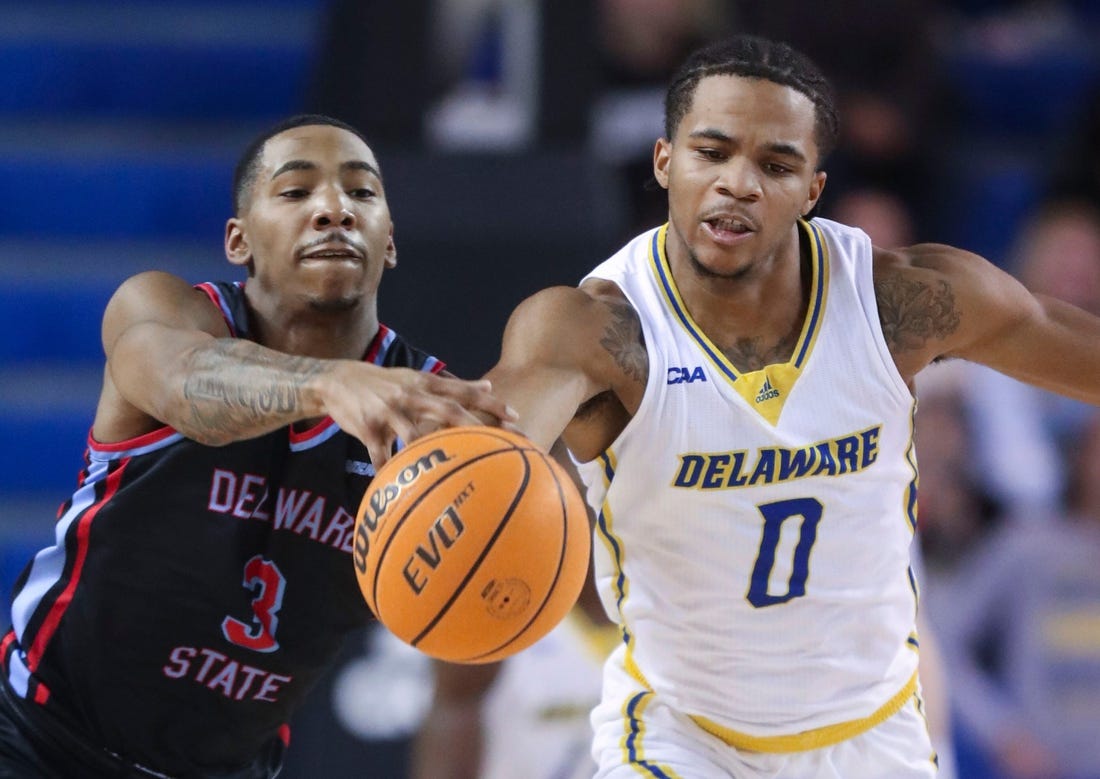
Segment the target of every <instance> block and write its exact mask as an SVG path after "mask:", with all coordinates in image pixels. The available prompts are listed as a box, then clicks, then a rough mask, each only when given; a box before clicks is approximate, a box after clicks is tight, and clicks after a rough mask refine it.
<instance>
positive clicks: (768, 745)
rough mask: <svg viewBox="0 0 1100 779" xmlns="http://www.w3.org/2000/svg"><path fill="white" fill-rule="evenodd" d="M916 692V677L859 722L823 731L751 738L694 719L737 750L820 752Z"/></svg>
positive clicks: (889, 712)
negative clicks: (808, 750) (817, 750)
mask: <svg viewBox="0 0 1100 779" xmlns="http://www.w3.org/2000/svg"><path fill="white" fill-rule="evenodd" d="M916 691H917V674H916V673H915V672H914V674H913V675H912V676H911V677H910V679H909V681H908V682H906V684H905V686H904V687H902V688H901V689H900V690H898V692H897V693H896V694H895V695H894V696H893V697H892V698H890V700H888V701H886V703H884V704H883V705H882V706H880V707H879V708H878V709H877V710H875V712H874V713H872V714H871V715H870V716H867V717H862V718H860V719H854V720H848V721H847V722H838V723H837V724H835V725H826V726H825V727H822V728H814V729H813V730H806V731H803V732H802V733H795V734H794V735H790V736H750V735H749V734H747V733H741V732H739V731H736V730H731V729H730V728H726V727H723V726H721V725H719V724H718V723H716V722H711V721H710V720H708V719H706V718H705V717H695V716H693V717H692V718H691V719H692V721H693V722H695V724H696V725H698V726H699V727H701V728H702V729H703V730H705V731H706V732H707V733H710V734H711V735H712V736H716V737H718V738H720V739H721V740H722V741H724V742H725V743H726V744H729V745H730V746H731V747H735V748H737V749H746V750H750V751H752V752H770V753H778V752H803V751H805V750H807V749H820V748H821V747H827V746H831V745H833V744H839V743H840V742H841V741H847V740H848V739H850V738H853V737H855V736H858V735H859V734H860V733H865V732H867V731H868V730H870V729H871V728H873V727H875V726H876V725H879V724H881V723H883V722H885V721H886V720H888V719H889V718H890V717H892V716H894V715H895V714H897V713H898V712H899V711H901V709H902V707H903V706H904V705H905V704H906V702H907V701H908V700H909V699H910V698H912V697H913V695H914V694H915V693H916Z"/></svg>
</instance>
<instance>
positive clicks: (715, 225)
mask: <svg viewBox="0 0 1100 779" xmlns="http://www.w3.org/2000/svg"><path fill="white" fill-rule="evenodd" d="M703 224H704V225H706V227H707V229H708V231H709V232H710V234H711V235H712V236H713V237H714V238H715V239H716V240H718V241H722V242H727V241H737V240H741V239H743V238H745V236H748V235H751V234H752V233H754V232H756V228H755V227H754V226H753V225H752V224H751V223H750V222H749V221H748V220H746V219H742V218H740V217H735V216H721V217H713V218H711V219H705V220H703Z"/></svg>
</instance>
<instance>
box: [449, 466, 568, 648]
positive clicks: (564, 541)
mask: <svg viewBox="0 0 1100 779" xmlns="http://www.w3.org/2000/svg"><path fill="white" fill-rule="evenodd" d="M522 451H524V452H535V453H536V454H538V455H539V457H541V458H542V460H543V462H544V464H545V465H546V470H548V471H549V472H550V478H552V479H553V480H554V486H555V487H557V489H558V502H559V504H560V506H561V522H562V531H561V556H560V557H559V558H558V569H557V570H556V571H555V572H554V578H553V580H552V581H551V582H550V586H549V587H548V588H547V589H546V597H544V598H543V599H542V603H541V604H540V605H539V608H538V610H537V611H536V612H535V613H534V614H532V615H531V618H530V619H529V620H527V624H526V625H524V626H523V627H522V628H521V629H520V630H518V631H516V633H514V634H513V635H512V637H511V638H510V639H508V640H507V641H505V642H504V643H503V644H500V645H499V646H497V647H496V648H495V649H491V650H489V651H488V652H482V653H481V654H480V655H474V656H473V657H470V658H467V662H470V661H474V662H476V661H477V660H480V659H481V658H484V657H490V656H491V655H493V654H495V653H497V652H499V651H501V650H502V649H504V648H505V647H507V646H508V645H509V644H511V643H512V642H513V641H515V640H516V639H517V638H519V637H520V636H522V635H523V634H524V633H526V632H527V629H528V628H530V627H531V625H533V624H534V623H535V620H537V619H538V617H539V615H540V614H542V612H543V611H544V610H545V609H546V604H547V603H549V602H550V598H551V596H552V595H553V594H554V590H555V589H556V588H557V586H558V580H559V579H560V578H561V571H562V568H563V567H564V565H565V553H566V550H567V549H568V548H569V507H568V506H567V505H566V501H565V492H564V490H562V486H561V482H560V481H558V474H557V472H556V471H555V470H554V468H553V466H551V465H550V463H549V462H547V459H548V458H547V456H546V455H545V454H543V453H542V452H541V451H539V450H537V449H524V450H522ZM523 459H524V460H526V459H527V457H526V455H524V458H523ZM528 470H530V469H528Z"/></svg>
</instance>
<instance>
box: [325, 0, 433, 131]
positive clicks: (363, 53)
mask: <svg viewBox="0 0 1100 779" xmlns="http://www.w3.org/2000/svg"><path fill="white" fill-rule="evenodd" d="M432 10H433V0H402V1H401V2H400V3H393V2H387V1H386V0H331V2H330V3H329V5H328V11H327V15H326V17H325V24H324V28H323V29H322V31H321V35H320V39H319V41H318V46H317V52H318V54H317V61H316V64H315V67H314V72H313V74H312V81H311V84H310V87H309V94H308V95H307V96H306V100H305V104H306V106H305V107H306V108H307V109H308V110H310V111H318V112H321V113H325V114H328V115H329V116H335V117H337V118H339V119H343V120H344V121H346V122H349V123H351V124H352V125H354V126H355V127H361V128H363V132H364V133H365V134H366V136H367V137H368V138H370V139H371V142H372V143H373V144H375V145H376V146H381V147H382V148H389V149H394V148H401V147H404V146H411V147H417V146H419V145H420V144H421V143H422V140H423V133H422V125H423V121H424V114H425V112H426V111H427V107H428V105H429V104H430V103H431V101H432V100H434V99H435V97H436V96H437V95H438V94H439V93H440V92H441V91H442V89H443V85H442V84H440V83H438V81H437V78H438V76H437V73H438V71H437V70H435V69H434V67H433V62H434V60H433V57H432V55H431V54H430V51H429V45H430V42H431V40H430V36H429V32H430V25H428V24H426V23H425V20H426V19H428V18H430V14H431V12H432Z"/></svg>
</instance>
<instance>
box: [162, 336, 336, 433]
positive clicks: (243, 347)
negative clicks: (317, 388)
mask: <svg viewBox="0 0 1100 779" xmlns="http://www.w3.org/2000/svg"><path fill="white" fill-rule="evenodd" d="M323 369H324V366H323V363H321V362H320V361H319V360H315V359H312V358H309V357H298V356H294V355H282V354H276V353H273V352H266V351H260V347H257V346H256V345H255V344H253V343H250V342H247V341H229V340H225V341H219V342H217V343H216V344H215V345H214V346H213V348H211V349H207V350H203V351H202V352H200V353H199V354H198V355H197V356H196V359H195V361H194V363H193V364H192V365H191V370H190V372H189V373H188V375H187V379H186V380H185V381H184V385H183V396H184V399H185V400H186V402H187V406H188V411H187V414H186V417H187V418H186V429H185V430H181V432H183V433H185V434H186V435H188V436H189V437H191V438H194V439H195V440H197V441H200V442H203V443H215V442H225V441H227V440H236V439H239V438H247V437H250V436H253V435H260V434H262V433H265V432H268V431H270V430H274V429H276V428H278V427H282V426H283V425H287V424H289V423H291V422H293V421H296V420H298V419H300V418H301V417H302V414H303V408H302V396H301V390H302V387H303V386H304V385H305V383H306V382H307V381H309V380H310V379H311V378H313V377H314V376H316V375H317V374H318V373H320V372H321V371H322V370H323Z"/></svg>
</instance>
